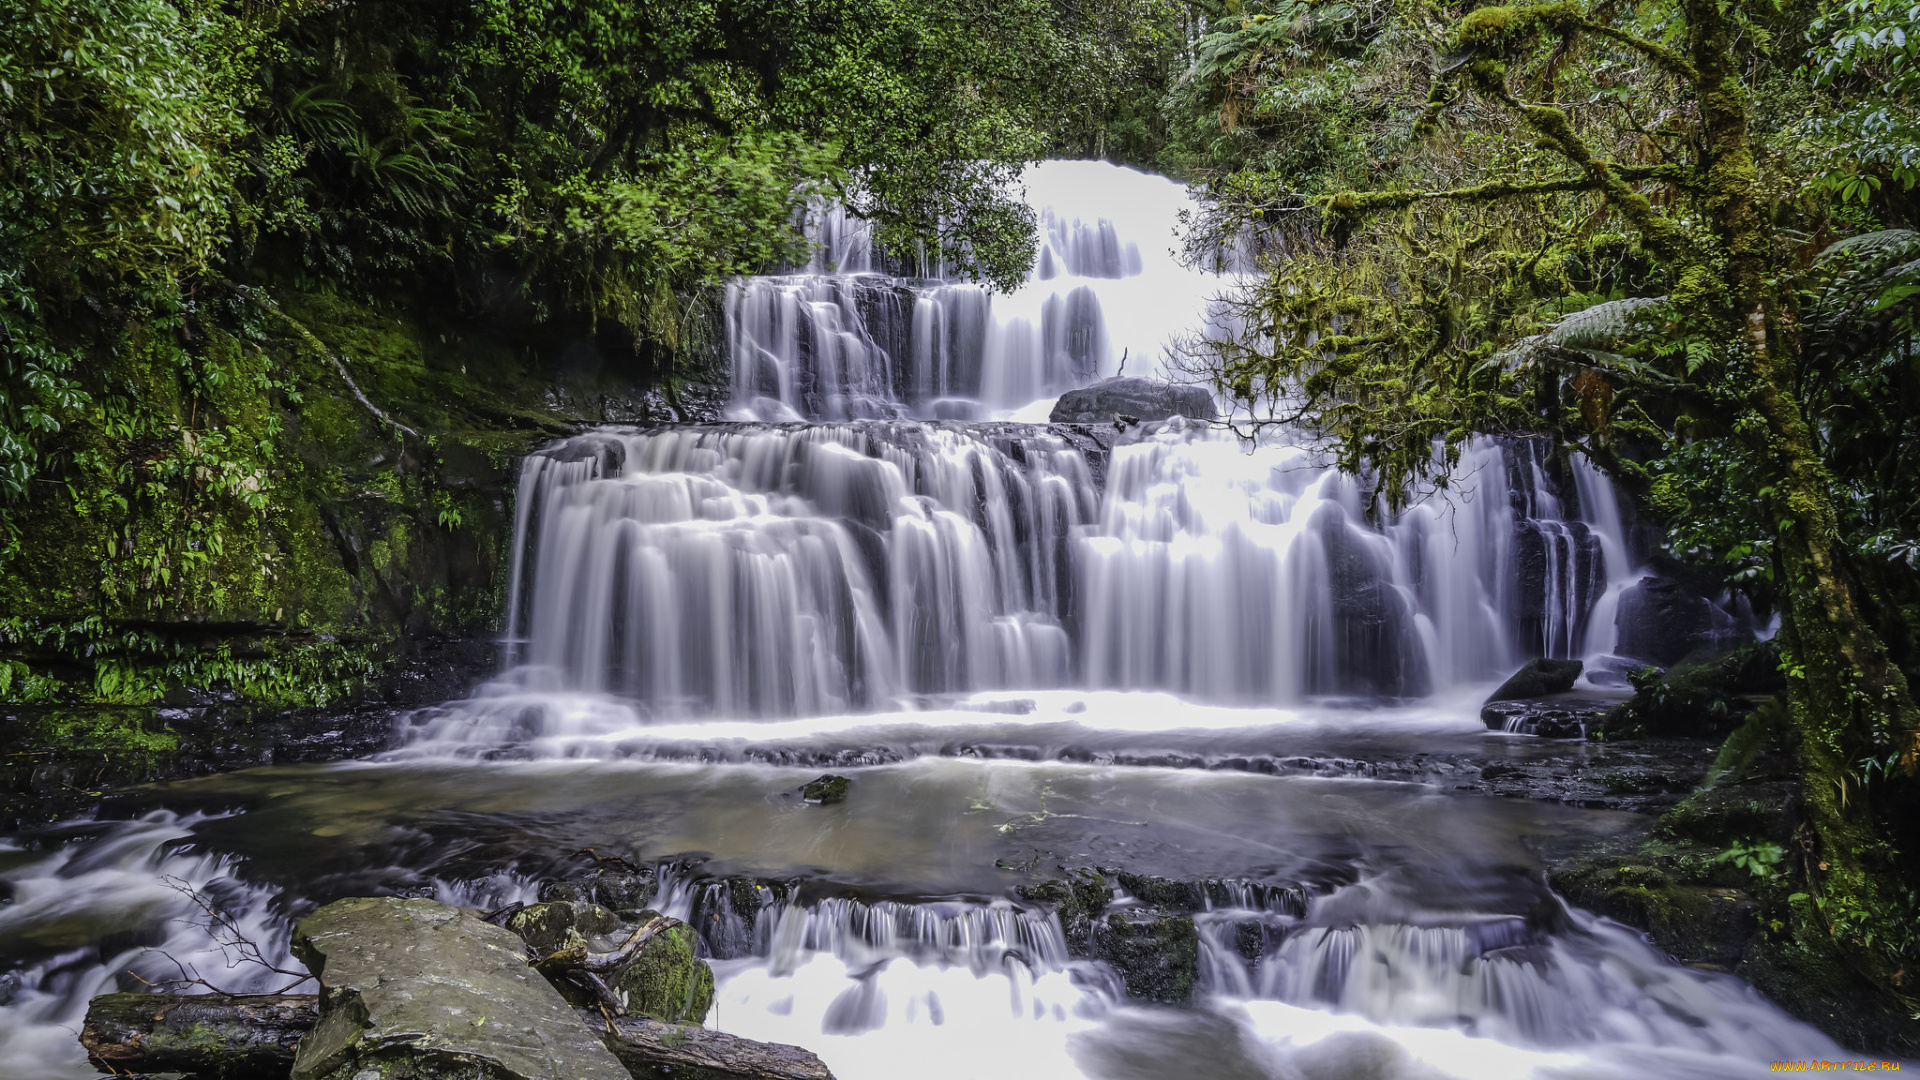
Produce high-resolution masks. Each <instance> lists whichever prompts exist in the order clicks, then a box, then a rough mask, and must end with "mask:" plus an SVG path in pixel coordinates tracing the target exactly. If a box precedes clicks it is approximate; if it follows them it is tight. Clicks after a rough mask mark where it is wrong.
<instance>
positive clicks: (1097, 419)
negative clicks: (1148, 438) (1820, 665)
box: [1048, 378, 1220, 424]
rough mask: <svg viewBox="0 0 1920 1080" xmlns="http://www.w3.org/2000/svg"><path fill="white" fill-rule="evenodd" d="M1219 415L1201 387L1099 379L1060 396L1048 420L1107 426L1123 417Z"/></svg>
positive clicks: (1208, 395)
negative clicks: (1090, 384)
mask: <svg viewBox="0 0 1920 1080" xmlns="http://www.w3.org/2000/svg"><path fill="white" fill-rule="evenodd" d="M1219 415H1220V413H1219V410H1218V409H1216V408H1215V407H1214V404H1213V395H1212V394H1210V393H1208V392H1207V388H1206V387H1204V386H1180V385H1178V384H1176V383H1164V382H1159V381H1156V380H1154V379H1134V378H1119V379H1102V380H1101V381H1099V382H1097V383H1094V384H1093V385H1092V386H1083V387H1081V388H1079V389H1078V390H1069V391H1067V392H1066V393H1064V394H1062V395H1060V400H1059V401H1058V402H1056V403H1055V404H1054V406H1053V412H1052V414H1051V415H1049V416H1048V419H1049V420H1051V421H1053V422H1054V423H1056V424H1110V423H1113V422H1114V421H1116V420H1118V419H1119V418H1121V417H1123V416H1127V417H1132V418H1133V419H1135V420H1166V419H1169V418H1171V417H1175V416H1185V417H1188V418H1191V419H1194V420H1213V419H1216V418H1217V417H1218V416H1219Z"/></svg>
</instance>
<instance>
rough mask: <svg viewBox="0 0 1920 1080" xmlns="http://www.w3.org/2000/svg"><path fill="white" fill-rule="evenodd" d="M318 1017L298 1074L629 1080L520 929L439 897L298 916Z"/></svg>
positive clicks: (353, 903)
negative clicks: (540, 966) (530, 952)
mask: <svg viewBox="0 0 1920 1080" xmlns="http://www.w3.org/2000/svg"><path fill="white" fill-rule="evenodd" d="M293 950H294V954H295V955H296V956H298V957H299V958H300V959H301V960H302V961H303V962H305V963H306V965H307V968H308V970H310V971H312V972H313V974H314V977H315V978H316V979H317V980H318V981H319V983H320V1019H319V1022H318V1024H316V1025H315V1027H314V1029H313V1031H312V1032H311V1033H310V1034H308V1035H307V1037H306V1038H304V1039H302V1040H301V1041H300V1048H299V1051H298V1053H297V1054H296V1055H295V1057H294V1062H293V1072H292V1078H291V1080H356V1078H359V1077H363V1076H372V1077H378V1078H379V1080H454V1078H456V1077H458V1078H460V1080H467V1078H470V1077H475V1076H479V1077H485V1078H487V1080H627V1077H628V1075H629V1074H628V1072H627V1070H626V1068H625V1067H624V1066H622V1065H621V1064H620V1061H619V1060H618V1059H617V1058H615V1057H614V1056H613V1054H612V1053H611V1052H609V1051H608V1050H607V1048H606V1047H605V1046H604V1045H602V1043H601V1041H600V1039H599V1038H598V1037H597V1036H596V1035H595V1033H594V1032H593V1030H592V1029H591V1028H588V1027H586V1026H585V1025H583V1024H581V1023H580V1021H579V1019H578V1018H577V1017H576V1016H575V1015H574V1013H573V1010H572V1009H571V1008H569V1007H568V1005H567V1003H566V1002H565V1001H564V1000H562V999H561V997H560V994H559V992H558V991H556V990H555V989H554V988H553V987H552V986H551V985H549V984H548V983H547V981H546V979H544V978H542V977H541V976H540V974H539V972H537V971H535V970H534V969H533V968H530V967H528V966H527V952H526V945H525V943H523V942H522V941H521V940H520V938H519V936H518V935H516V934H514V933H513V932H512V931H510V930H507V929H504V928H502V927H498V926H494V925H492V924H490V923H487V922H483V921H481V919H480V917H479V916H478V915H477V914H475V913H473V912H471V911H467V910H465V909H462V908H456V907H450V906H448V905H446V904H442V903H439V902H437V901H434V900H422V899H401V898H398V897H375V898H356V899H351V900H340V901H337V902H335V903H332V904H328V905H327V906H326V907H323V908H321V909H320V910H319V911H317V912H315V913H314V914H312V915H310V916H308V917H307V918H305V919H303V920H301V922H300V924H299V925H298V926H297V927H295V928H294V933H293Z"/></svg>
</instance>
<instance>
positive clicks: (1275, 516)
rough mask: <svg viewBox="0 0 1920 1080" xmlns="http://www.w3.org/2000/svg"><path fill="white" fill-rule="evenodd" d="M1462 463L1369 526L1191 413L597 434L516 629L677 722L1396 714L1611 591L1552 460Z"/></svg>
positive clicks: (1344, 495) (536, 529)
mask: <svg viewBox="0 0 1920 1080" xmlns="http://www.w3.org/2000/svg"><path fill="white" fill-rule="evenodd" d="M1103 472H1104V475H1105V484H1104V490H1102V489H1101V487H1100V486H1099V485H1097V484H1096V481H1095V478H1096V476H1097V475H1100V474H1101V473H1103ZM1464 472H1465V482H1464V483H1462V484H1461V485H1460V486H1458V487H1455V488H1453V489H1451V490H1449V491H1447V492H1445V493H1442V494H1440V495H1436V496H1434V497H1432V498H1429V499H1426V500H1424V501H1421V502H1419V503H1417V504H1416V505H1414V506H1413V507H1412V508H1410V509H1408V510H1407V511H1405V512H1403V513H1401V514H1400V515H1398V516H1397V517H1395V518H1393V519H1392V520H1390V521H1386V522H1384V523H1376V522H1370V521H1369V520H1368V514H1367V506H1366V501H1365V496H1364V494H1363V487H1362V485H1360V484H1359V483H1357V482H1356V481H1355V480H1354V479H1353V478H1352V477H1349V476H1347V475H1345V474H1343V473H1341V472H1339V471H1338V470H1336V469H1333V468H1331V467H1327V466H1325V465H1324V464H1322V463H1321V462H1319V461H1317V460H1315V459H1314V458H1313V457H1312V456H1311V455H1310V454H1308V453H1307V452H1306V451H1303V450H1300V449H1297V448H1293V447H1287V446H1281V445H1268V446H1262V447H1260V448H1258V449H1256V450H1254V451H1253V452H1252V453H1248V452H1247V450H1246V448H1245V447H1243V446H1242V445H1241V444H1240V443H1239V442H1238V440H1236V439H1234V438H1232V437H1231V436H1230V435H1228V434H1226V433H1224V432H1216V431H1208V430H1204V429H1199V428H1192V427H1189V426H1187V425H1185V424H1184V423H1182V422H1180V421H1173V422H1170V423H1169V424H1167V425H1166V426H1165V427H1163V428H1162V429H1161V430H1159V431H1158V432H1157V433H1154V434H1151V435H1149V436H1146V437H1143V438H1137V439H1136V440H1135V441H1131V442H1123V443H1122V444H1121V445H1116V446H1112V447H1110V448H1109V447H1107V446H1104V445H1101V444H1100V443H1098V442H1095V441H1093V440H1092V439H1090V438H1089V437H1087V436H1086V435H1084V434H1082V433H1078V432H1075V431H1074V430H1072V429H1068V428H1058V429H1054V428H1047V427H1041V426H1029V425H1021V424H987V425H965V426H963V425H959V424H953V423H922V422H914V421H893V422H880V423H859V424H822V425H717V426H711V427H687V428H679V429H672V430H662V431H649V432H641V431H618V430H607V431H601V432H596V433H594V434H590V435H584V436H580V437H577V438H574V439H570V440H567V441H564V442H561V443H559V444H556V445H554V446H552V447H549V448H548V449H547V450H545V451H543V452H541V453H538V454H535V455H533V456H532V457H530V458H528V459H527V461H526V464H525V466H524V471H523V473H522V476H521V481H520V490H519V499H518V505H519V519H518V522H517V525H516V530H515V535H516V541H515V542H516V549H517V554H516V558H515V563H514V571H513V580H512V585H511V595H512V616H511V619H512V626H511V629H510V637H511V638H512V639H513V640H514V641H515V642H516V648H517V649H519V651H520V656H519V658H520V659H521V660H522V661H523V662H524V664H525V665H526V668H527V671H526V673H525V674H526V675H527V676H528V677H531V678H534V679H535V680H537V681H540V682H543V683H544V684H545V685H548V686H551V687H554V688H570V689H581V690H589V691H604V692H611V693H616V694H619V695H622V696H625V697H628V698H631V699H635V700H638V701H641V702H643V703H645V704H646V705H647V706H648V707H649V708H650V709H651V710H652V711H654V712H656V713H664V714H669V715H732V716H739V715H749V716H792V715H810V714H820V713H829V712H844V711H858V710H865V709H872V708H880V707H886V706H888V705H890V704H892V703H895V702H898V701H899V700H901V699H903V698H906V697H910V696H913V695H921V694H929V693H953V692H966V691H978V690H989V689H1000V688H1014V687H1017V688H1042V687H1049V686H1061V685H1083V686H1088V687H1092V688H1096V689H1108V688H1119V689H1159V690H1171V691H1176V692H1179V693H1182V694H1184V695H1187V696H1190V697H1195V698H1202V699H1209V700H1215V701H1223V702H1235V703H1248V704H1252V703H1268V704H1271V703H1281V702H1288V701H1296V700H1299V699H1301V698H1303V697H1306V696H1309V695H1329V694H1332V695H1366V696H1370V697H1386V698H1404V697H1413V696H1420V695H1424V694H1427V693H1429V692H1430V691H1432V690H1433V689H1435V688H1437V687H1445V686H1450V685H1453V684H1457V683H1463V682H1471V681H1478V680H1485V679H1492V678H1496V677H1498V676H1500V675H1503V674H1505V673H1506V672H1507V671H1508V670H1509V669H1510V668H1511V667H1512V666H1513V665H1514V664H1516V663H1517V662H1519V660H1520V659H1523V658H1525V657H1526V656H1530V655H1538V654H1540V653H1547V654H1550V655H1559V656H1566V655H1579V654H1580V650H1581V648H1582V645H1583V639H1584V636H1585V622H1586V616H1587V613H1588V612H1589V611H1590V610H1592V608H1593V606H1594V604H1595V601H1596V599H1597V598H1598V596H1599V594H1600V592H1601V590H1602V589H1603V588H1604V586H1605V583H1606V581H1607V578H1608V575H1607V573H1606V570H1605V565H1604V564H1605V560H1604V559H1603V558H1602V556H1601V553H1600V548H1601V545H1600V544H1599V542H1598V540H1597V539H1596V538H1595V536H1594V535H1593V532H1592V530H1591V529H1590V528H1589V526H1587V525H1586V524H1584V523H1583V522H1581V521H1579V520H1573V519H1574V518H1576V517H1577V515H1576V514H1573V513H1570V512H1567V511H1563V510H1562V508H1561V505H1560V501H1559V498H1558V497H1557V496H1556V494H1555V489H1556V485H1555V484H1554V483H1553V482H1551V481H1550V480H1549V478H1548V477H1547V475H1546V473H1545V472H1544V470H1543V462H1542V460H1541V457H1540V448H1539V445H1538V444H1537V443H1535V442H1532V441H1526V440H1521V441H1514V442H1509V443H1505V444H1499V443H1494V442H1483V443H1480V444H1477V445H1476V446H1474V447H1473V448H1471V451H1470V453H1469V454H1468V460H1467V462H1466V465H1465V470H1464ZM1564 486H1566V487H1567V488H1571V487H1572V484H1571V482H1568V483H1566V484H1565V485H1564ZM1608 494H1609V497H1610V492H1609V493H1608Z"/></svg>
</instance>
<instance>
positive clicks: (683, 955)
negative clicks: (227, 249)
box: [614, 923, 713, 1024]
mask: <svg viewBox="0 0 1920 1080" xmlns="http://www.w3.org/2000/svg"><path fill="white" fill-rule="evenodd" d="M697 941H698V939H697V937H696V935H695V934H694V931H693V928H692V927H690V926H687V925H685V924H684V923H682V924H676V925H674V926H671V927H668V928H667V929H666V930H664V931H662V932H660V933H658V934H655V935H654V937H653V939H652V940H651V941H649V942H647V945H646V948H645V949H643V950H642V951H641V953H640V955H639V957H637V958H636V959H635V960H634V961H633V963H631V964H629V965H628V966H627V967H626V969H625V970H623V971H621V972H620V974H619V975H618V976H616V977H615V980H614V988H615V989H617V990H619V991H621V992H622V993H624V994H626V996H627V1011H628V1012H631V1013H639V1014H641V1015H644V1016H651V1017H653V1018H654V1019H656V1020H664V1021H667V1022H668V1023H692V1024H699V1023H704V1022H705V1020H706V1017H707V1011H708V1010H709V1009H711V1008H712V1007H713V969H712V968H711V967H708V966H707V962H706V961H705V960H702V959H700V958H699V956H698V955H697V954H696V953H695V951H694V950H695V946H696V944H697Z"/></svg>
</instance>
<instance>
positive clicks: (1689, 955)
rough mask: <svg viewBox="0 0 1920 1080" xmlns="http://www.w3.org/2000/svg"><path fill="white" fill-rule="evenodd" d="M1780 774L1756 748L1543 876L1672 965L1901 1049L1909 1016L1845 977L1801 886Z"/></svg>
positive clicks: (1838, 1034)
mask: <svg viewBox="0 0 1920 1080" xmlns="http://www.w3.org/2000/svg"><path fill="white" fill-rule="evenodd" d="M1722 756H1723V757H1725V756H1726V755H1725V754H1723V755H1722ZM1791 774H1792V769H1791V764H1790V762H1788V761H1786V760H1784V759H1780V758H1778V757H1767V756H1764V755H1763V756H1761V757H1759V758H1758V759H1757V760H1748V761H1747V762H1746V764H1745V766H1744V767H1743V768H1742V769H1741V770H1740V772H1739V773H1733V772H1730V771H1726V770H1721V771H1720V774H1719V776H1718V778H1717V780H1716V781H1710V782H1709V783H1708V784H1706V785H1704V786H1702V787H1701V788H1699V789H1697V790H1696V791H1694V792H1693V793H1692V794H1691V795H1689V796H1687V797H1686V798H1685V799H1683V800H1681V802H1679V803H1678V804H1676V805H1675V806H1674V807H1672V808H1671V809H1669V810H1668V811H1667V812H1666V813H1665V814H1663V815H1662V816H1661V817H1660V819H1659V821H1658V823H1657V824H1656V825H1655V826H1654V828H1653V829H1652V830H1651V831H1650V832H1649V833H1647V834H1645V835H1642V836H1639V837H1629V838H1625V839H1621V840H1615V841H1610V842H1608V843H1606V844H1604V845H1602V846H1600V847H1599V848H1598V849H1596V850H1592V851H1589V852H1587V853H1585V854H1583V855H1580V856H1578V857H1576V858H1572V859H1570V860H1568V861H1566V862H1564V863H1562V864H1560V865H1558V866H1556V867H1555V868H1554V869H1553V870H1552V871H1551V872H1550V874H1549V881H1550V883H1551V884H1552V886H1553V887H1554V889H1555V890H1557V891H1559V892H1560V893H1561V894H1562V895H1563V896H1565V897H1566V898H1567V900H1568V901H1569V902H1570V903H1572V904H1574V905H1576V906H1578V907H1583V908H1586V909H1588V910H1591V911H1595V912H1598V913H1600V914H1602V915H1606V916H1608V917H1609V918H1613V919H1617V920H1619V921H1621V922H1624V923H1626V924H1628V925H1630V926H1635V927H1638V928H1640V929H1643V930H1645V931H1647V933H1648V934H1649V936H1650V937H1651V938H1652V939H1653V941H1654V943H1655V944H1657V945H1658V946H1659V947H1660V948H1662V949H1664V950H1666V951H1667V952H1668V953H1670V954H1671V955H1673V956H1674V957H1675V958H1676V959H1678V960H1680V961H1682V962H1683V963H1688V964H1694V965H1697V966H1701V967H1707V968H1711V969H1714V970H1718V971H1727V972H1731V973H1733V974H1734V975H1737V976H1739V977H1740V978H1742V979H1745V980H1747V981H1748V982H1749V983H1751V984H1752V985H1753V986H1754V988H1755V989H1757V990H1759V991H1760V992H1761V993H1763V994H1765V995H1766V996H1767V997H1769V998H1771V999H1772V1000H1773V1001H1775V1002H1777V1003H1778V1004H1779V1005H1780V1006H1781V1007H1782V1008H1784V1009H1786V1010H1787V1011H1788V1012H1789V1013H1792V1014H1793V1015H1795V1016H1798V1017H1800V1018H1801V1019H1803V1020H1805V1021H1807V1022H1808V1023H1811V1024H1813V1025H1815V1026H1817V1027H1819V1028H1821V1029H1822V1030H1824V1031H1826V1032H1827V1033H1828V1034H1829V1035H1832V1036H1833V1037H1834V1038H1835V1039H1836V1040H1838V1041H1839V1042H1840V1043H1842V1044H1843V1045H1846V1046H1848V1047H1851V1048H1853V1049H1855V1050H1859V1051H1861V1052H1863V1053H1870V1054H1876V1055H1894V1056H1907V1055H1912V1054H1913V1053H1915V1052H1916V1051H1920V1022H1916V1021H1915V1020H1914V1018H1913V1017H1912V1015H1911V1012H1910V1010H1909V1009H1907V1008H1905V1007H1904V1006H1903V1004H1902V1003H1901V1002H1899V1001H1896V1000H1894V999H1892V998H1890V997H1889V996H1888V995H1885V994H1882V993H1880V992H1879V991H1877V990H1875V989H1874V988H1873V987H1872V986H1871V985H1870V984H1868V983H1867V982H1866V981H1865V980H1864V979H1862V978H1861V977H1859V976H1858V975H1856V974H1854V972H1853V971H1852V970H1851V969H1850V968H1849V967H1848V965H1847V964H1846V962H1845V960H1844V959H1843V958H1842V957H1841V956H1840V954H1839V952H1838V951H1837V950H1836V949H1835V948H1834V946H1833V940H1832V937H1831V936H1830V935H1829V933H1828V931H1827V927H1826V925H1825V921H1824V918H1823V914H1822V912H1821V911H1820V910H1819V909H1818V908H1817V907H1816V906H1815V905H1814V904H1813V903H1812V901H1811V899H1810V897H1809V895H1808V890H1807V886H1806V873H1805V872H1806V869H1807V866H1806V863H1805V861H1804V860H1803V857H1802V852H1803V850H1804V849H1802V848H1801V847H1800V846H1799V844H1798V842H1797V840H1796V837H1797V836H1798V835H1799V821H1800V818H1801V814H1800V809H1799V799H1798V789H1797V786H1796V783H1795V782H1794V780H1793V779H1792V778H1791Z"/></svg>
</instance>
